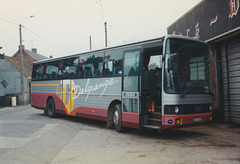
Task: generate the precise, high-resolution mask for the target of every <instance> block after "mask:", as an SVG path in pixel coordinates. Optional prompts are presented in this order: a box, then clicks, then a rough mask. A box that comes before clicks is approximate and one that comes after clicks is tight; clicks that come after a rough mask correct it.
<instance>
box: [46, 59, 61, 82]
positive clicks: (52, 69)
mask: <svg viewBox="0 0 240 164" xmlns="http://www.w3.org/2000/svg"><path fill="white" fill-rule="evenodd" d="M58 63H59V62H58V61H54V62H50V63H48V65H47V68H46V73H45V80H55V79H57V73H58Z"/></svg>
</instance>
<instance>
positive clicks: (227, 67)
mask: <svg viewBox="0 0 240 164" xmlns="http://www.w3.org/2000/svg"><path fill="white" fill-rule="evenodd" d="M221 65H222V89H223V92H222V93H223V100H224V102H223V105H224V116H225V121H231V122H236V123H240V40H239V38H236V39H232V40H229V41H227V42H225V43H224V44H222V45H221Z"/></svg>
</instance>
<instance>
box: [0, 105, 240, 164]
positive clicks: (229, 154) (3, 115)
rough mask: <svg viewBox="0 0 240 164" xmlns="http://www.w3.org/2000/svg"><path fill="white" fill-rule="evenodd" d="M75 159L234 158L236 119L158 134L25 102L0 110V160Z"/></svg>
mask: <svg viewBox="0 0 240 164" xmlns="http://www.w3.org/2000/svg"><path fill="white" fill-rule="evenodd" d="M1 163H3V164H8V163H9V164H12V163H20V164H22V163H24V164H28V163H29V164H32V163H39V164H46V163H49V164H61V163H67V164H78V163H93V164H95V163H120V164H126V163H138V164H146V163H149V164H155V163H160V164H161V163H163V164H165V163H180V164H183V163H199V164H202V163H204V164H205V163H208V164H228V163H231V164H239V163H240V128H239V125H238V124H229V123H215V122H211V123H209V124H205V125H203V126H196V127H189V128H180V129H172V130H168V131H166V132H164V133H160V134H159V133H158V132H157V131H154V130H142V131H139V130H136V129H126V132H125V133H118V132H116V131H115V130H114V129H108V128H106V123H105V122H103V121H96V120H90V119H83V118H77V117H68V116H67V117H65V116H60V117H59V118H54V119H51V118H49V117H46V116H45V115H44V114H43V111H42V110H37V109H33V108H32V107H31V106H30V105H25V106H16V107H6V108H1V109H0V164H1Z"/></svg>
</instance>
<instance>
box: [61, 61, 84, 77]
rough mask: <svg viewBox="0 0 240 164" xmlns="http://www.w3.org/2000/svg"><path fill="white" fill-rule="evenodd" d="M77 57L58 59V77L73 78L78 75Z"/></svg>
mask: <svg viewBox="0 0 240 164" xmlns="http://www.w3.org/2000/svg"><path fill="white" fill-rule="evenodd" d="M78 61H79V59H78V57H73V58H69V59H63V60H61V61H60V66H59V67H60V69H59V72H58V74H59V78H60V79H61V78H63V79H74V78H77V77H78V73H77V70H78Z"/></svg>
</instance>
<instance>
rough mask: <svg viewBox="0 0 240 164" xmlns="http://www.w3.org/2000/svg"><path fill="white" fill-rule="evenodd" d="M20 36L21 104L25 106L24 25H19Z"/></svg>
mask: <svg viewBox="0 0 240 164" xmlns="http://www.w3.org/2000/svg"><path fill="white" fill-rule="evenodd" d="M19 36H20V80H21V94H20V102H21V104H23V105H25V94H24V76H23V58H24V57H23V48H22V47H23V46H22V25H21V24H20V25H19Z"/></svg>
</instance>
